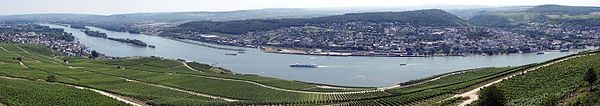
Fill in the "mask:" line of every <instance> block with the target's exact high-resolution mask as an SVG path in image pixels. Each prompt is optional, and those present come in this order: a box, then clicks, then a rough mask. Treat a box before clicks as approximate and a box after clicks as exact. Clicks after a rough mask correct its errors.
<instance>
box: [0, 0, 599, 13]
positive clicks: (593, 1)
mask: <svg viewBox="0 0 600 106" xmlns="http://www.w3.org/2000/svg"><path fill="white" fill-rule="evenodd" d="M542 4H559V5H571V6H600V2H598V1H597V0H443V1H440V0H1V1H0V7H1V9H0V15H17V14H38V13H80V14H98V15H110V14H122V13H137V12H186V11H233V10H247V9H262V8H340V7H406V6H425V5H478V6H523V5H542Z"/></svg>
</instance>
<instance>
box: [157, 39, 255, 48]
mask: <svg viewBox="0 0 600 106" xmlns="http://www.w3.org/2000/svg"><path fill="white" fill-rule="evenodd" d="M165 38H167V37H165ZM167 39H171V40H175V41H179V42H183V43H188V44H194V45H199V46H204V47H208V48H213V49H220V50H229V51H237V52H243V51H246V50H244V49H236V48H227V47H219V46H213V45H209V44H202V43H198V42H194V41H189V40H185V39H177V38H167Z"/></svg>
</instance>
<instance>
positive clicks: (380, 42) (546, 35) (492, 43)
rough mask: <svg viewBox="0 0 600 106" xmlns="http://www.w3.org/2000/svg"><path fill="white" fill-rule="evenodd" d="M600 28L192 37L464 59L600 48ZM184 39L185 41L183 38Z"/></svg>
mask: <svg viewBox="0 0 600 106" xmlns="http://www.w3.org/2000/svg"><path fill="white" fill-rule="evenodd" d="M599 29H600V28H599V27H583V26H577V27H576V26H558V25H535V24H530V25H522V26H519V27H512V28H495V27H480V26H437V27H433V26H410V25H405V24H397V23H371V22H349V23H326V24H313V25H305V26H301V27H288V28H281V29H277V30H270V31H259V32H248V33H246V34H241V35H229V36H210V35H204V34H197V35H188V38H194V39H196V40H201V41H204V42H211V43H217V44H225V45H233V46H244V47H258V46H261V48H262V49H263V50H267V52H275V53H290V54H310V55H343V56H438V55H439V56H463V55H468V54H484V55H494V54H506V53H530V52H539V51H546V50H557V51H559V50H562V51H568V50H570V49H581V48H584V47H585V46H599V44H600V38H599V37H600V31H599ZM184 38H185V37H184Z"/></svg>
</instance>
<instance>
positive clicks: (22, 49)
mask: <svg viewBox="0 0 600 106" xmlns="http://www.w3.org/2000/svg"><path fill="white" fill-rule="evenodd" d="M17 48H19V49H21V51H23V52H25V53H27V54H31V53H29V52H28V51H27V50H25V49H23V48H21V47H18V46H17Z"/></svg>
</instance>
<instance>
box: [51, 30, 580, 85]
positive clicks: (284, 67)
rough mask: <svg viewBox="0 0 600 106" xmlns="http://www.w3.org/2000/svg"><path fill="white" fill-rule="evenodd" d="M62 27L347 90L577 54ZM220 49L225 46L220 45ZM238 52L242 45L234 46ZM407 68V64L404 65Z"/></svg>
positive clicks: (101, 45)
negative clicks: (311, 50) (294, 51)
mask: <svg viewBox="0 0 600 106" xmlns="http://www.w3.org/2000/svg"><path fill="white" fill-rule="evenodd" d="M43 25H46V26H50V27H54V28H63V29H65V31H66V32H69V33H73V36H75V37H76V38H78V40H79V41H80V42H81V43H83V44H84V45H86V46H87V47H89V48H90V49H92V50H96V51H99V52H101V53H104V54H106V55H109V56H160V57H165V58H171V59H179V58H182V59H187V60H193V61H197V62H202V63H206V64H216V65H217V66H220V67H224V68H227V69H231V70H232V71H234V72H237V73H247V74H258V75H262V76H269V77H277V78H283V79H291V80H299V81H306V82H316V83H327V84H335V85H347V86H388V85H393V84H397V83H400V82H404V81H408V80H411V79H417V78H423V77H428V76H432V75H435V74H441V73H446V72H451V71H457V70H463V69H471V68H479V67H494V66H496V67H504V66H518V65H524V64H529V63H535V62H542V61H546V60H550V59H552V58H556V57H560V56H565V55H568V54H572V53H575V52H552V53H548V54H544V55H536V54H535V53H533V54H510V55H497V56H467V57H428V58H423V57H327V56H306V55H286V54H271V53H263V52H262V51H260V50H257V49H252V48H241V49H246V50H247V51H246V53H243V54H239V55H236V56H231V55H225V54H227V53H232V51H227V50H219V49H212V48H207V47H203V46H199V45H194V44H189V43H183V42H179V41H174V40H171V39H166V38H162V37H156V36H148V35H143V34H129V33H123V32H114V31H107V30H103V29H100V28H95V27H90V29H92V30H98V31H101V32H104V33H107V34H108V36H110V37H119V38H130V39H139V40H142V41H144V42H146V43H148V44H150V45H155V46H156V48H146V47H139V46H135V45H131V44H126V43H120V42H116V41H111V40H107V39H102V38H95V37H90V36H87V35H85V34H84V33H83V32H81V31H79V30H77V29H72V28H68V27H63V26H58V25H50V24H43ZM218 46H220V45H218ZM232 48H238V47H232ZM294 63H305V64H318V65H319V66H320V67H319V68H291V67H289V65H290V64H294ZM400 64H407V65H400Z"/></svg>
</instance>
